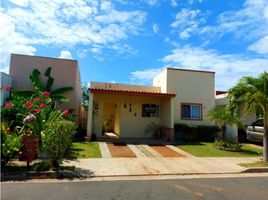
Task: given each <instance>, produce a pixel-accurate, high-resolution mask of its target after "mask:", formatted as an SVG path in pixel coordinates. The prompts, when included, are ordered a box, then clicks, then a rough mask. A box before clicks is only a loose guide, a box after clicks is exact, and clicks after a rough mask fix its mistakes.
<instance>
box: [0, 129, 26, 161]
mask: <svg viewBox="0 0 268 200" xmlns="http://www.w3.org/2000/svg"><path fill="white" fill-rule="evenodd" d="M21 148H22V144H21V136H20V135H16V134H15V133H3V132H1V165H2V166H4V165H5V164H7V163H8V161H9V160H10V159H12V158H15V157H16V156H17V155H18V154H19V152H20V150H21Z"/></svg>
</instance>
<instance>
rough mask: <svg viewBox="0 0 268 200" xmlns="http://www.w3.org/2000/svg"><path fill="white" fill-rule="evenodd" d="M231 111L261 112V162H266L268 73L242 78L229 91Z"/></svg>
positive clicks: (267, 144)
mask: <svg viewBox="0 0 268 200" xmlns="http://www.w3.org/2000/svg"><path fill="white" fill-rule="evenodd" d="M228 92H229V101H230V106H231V108H232V109H238V110H241V111H244V112H247V113H252V112H257V111H259V110H261V112H262V115H263V118H264V137H263V160H264V161H265V162H267V161H268V138H267V137H268V73H267V72H266V71H265V72H263V73H261V74H260V75H259V76H258V77H250V76H247V77H243V78H241V79H240V80H239V82H238V83H237V84H236V85H235V86H234V87H233V88H231V89H230V90H229V91H228Z"/></svg>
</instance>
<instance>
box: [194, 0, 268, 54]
mask: <svg viewBox="0 0 268 200" xmlns="http://www.w3.org/2000/svg"><path fill="white" fill-rule="evenodd" d="M267 27H268V1H267V0H245V2H244V4H243V5H242V8H241V9H238V10H234V11H226V12H223V13H221V14H220V15H219V16H218V17H217V21H216V23H215V25H206V26H202V27H200V28H199V31H198V32H196V33H197V34H199V35H204V36H206V40H207V39H208V38H209V40H210V41H212V40H211V39H212V38H215V39H217V40H218V39H220V38H221V37H222V36H224V35H227V34H230V35H231V36H232V37H233V39H234V40H235V41H238V40H243V41H247V42H252V43H253V44H252V45H250V47H249V49H252V50H253V49H256V52H259V53H262V52H263V40H262V38H264V37H265V36H267V35H268V28H267ZM257 41H259V43H258V42H257ZM256 42H257V44H256ZM254 43H255V44H254ZM256 45H258V46H261V47H257V46H256ZM258 49H259V50H258ZM260 49H262V50H260Z"/></svg>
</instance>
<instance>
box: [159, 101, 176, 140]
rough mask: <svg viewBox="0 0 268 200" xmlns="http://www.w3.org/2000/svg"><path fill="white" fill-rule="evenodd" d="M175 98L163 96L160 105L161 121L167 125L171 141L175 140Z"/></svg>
mask: <svg viewBox="0 0 268 200" xmlns="http://www.w3.org/2000/svg"><path fill="white" fill-rule="evenodd" d="M173 110H174V109H173V99H172V98H162V99H161V106H160V112H161V113H160V123H161V124H163V125H165V126H166V127H167V135H168V138H169V140H170V141H174V139H175V137H174V114H173Z"/></svg>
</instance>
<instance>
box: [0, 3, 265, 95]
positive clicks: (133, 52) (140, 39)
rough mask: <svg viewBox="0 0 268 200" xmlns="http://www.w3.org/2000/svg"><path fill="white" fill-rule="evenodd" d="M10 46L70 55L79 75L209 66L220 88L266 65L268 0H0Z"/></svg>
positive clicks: (4, 40) (97, 77)
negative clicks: (77, 67) (78, 70)
mask: <svg viewBox="0 0 268 200" xmlns="http://www.w3.org/2000/svg"><path fill="white" fill-rule="evenodd" d="M1 3H2V5H1V18H0V27H1V31H0V40H1V49H0V51H1V70H2V71H8V66H9V59H10V53H21V54H28V55H40V56H51V57H61V58H72V59H77V60H78V62H79V66H80V72H81V78H82V81H83V82H90V81H100V82H116V83H131V84H146V85H150V84H151V82H152V78H153V77H154V76H155V75H156V74H157V73H159V72H160V71H161V70H162V69H164V68H165V67H177V68H186V69H197V70H210V71H215V72H216V88H217V89H218V90H225V89H228V88H229V87H231V86H232V85H233V84H235V82H236V81H237V80H238V79H239V78H240V77H242V76H247V75H253V76H256V75H258V74H259V73H260V72H262V71H265V70H266V71H267V70H268V0H229V1H227V0H217V1H215V0H135V1H134V0H133V1H130V0H114V1H97V0H94V1H93V0H89V1H88V0H38V1H36V0H2V1H1Z"/></svg>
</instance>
